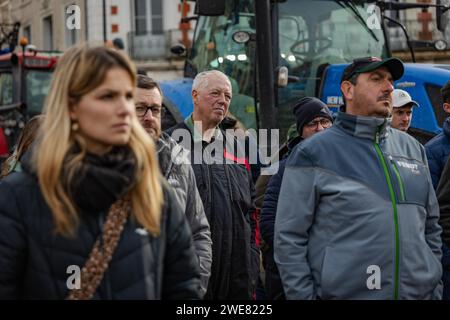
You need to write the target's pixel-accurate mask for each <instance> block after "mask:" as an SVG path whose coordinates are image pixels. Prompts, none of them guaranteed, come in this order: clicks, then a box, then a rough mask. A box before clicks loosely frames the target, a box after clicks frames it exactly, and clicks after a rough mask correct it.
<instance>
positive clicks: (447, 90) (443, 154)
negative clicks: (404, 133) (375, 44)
mask: <svg viewBox="0 0 450 320" xmlns="http://www.w3.org/2000/svg"><path fill="white" fill-rule="evenodd" d="M441 95H442V100H443V105H442V108H443V109H444V111H445V112H446V113H450V81H448V82H447V83H446V84H445V85H444V86H443V87H442V89H441ZM425 151H426V153H427V158H428V167H429V168H430V174H431V179H432V180H433V187H434V188H435V189H437V187H438V184H439V181H440V179H441V174H442V173H443V170H444V167H445V164H446V163H447V160H448V156H449V155H450V118H447V119H446V120H445V121H444V124H443V125H442V132H441V133H440V134H438V135H437V136H436V137H434V138H433V139H431V140H430V141H428V143H427V144H426V145H425ZM446 179H448V178H446ZM447 183H448V181H446V182H445V184H447ZM438 200H439V205H440V206H441V210H442V205H443V204H442V203H441V201H443V198H442V196H441V197H440V198H439V197H438ZM441 214H442V211H441ZM441 221H442V219H441ZM442 254H443V256H442V265H443V267H444V274H443V280H444V294H443V298H444V299H445V300H448V299H450V271H449V270H448V269H449V267H450V250H449V248H448V247H447V242H446V241H445V239H443V247H442Z"/></svg>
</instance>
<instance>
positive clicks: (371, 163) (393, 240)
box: [274, 57, 442, 299]
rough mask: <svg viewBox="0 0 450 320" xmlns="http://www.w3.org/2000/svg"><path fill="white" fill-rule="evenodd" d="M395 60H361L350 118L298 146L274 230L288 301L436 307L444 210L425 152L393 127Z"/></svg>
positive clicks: (342, 116) (351, 82)
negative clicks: (428, 302) (427, 302)
mask: <svg viewBox="0 0 450 320" xmlns="http://www.w3.org/2000/svg"><path fill="white" fill-rule="evenodd" d="M402 75H403V63H402V62H401V61H400V60H398V59H395V58H391V59H386V60H381V59H379V58H375V57H368V58H362V59H356V60H354V61H353V63H352V64H350V65H349V66H348V67H347V68H346V69H345V70H344V75H343V77H342V81H341V90H342V93H343V96H344V101H345V103H346V112H345V113H344V112H339V113H338V115H337V117H336V120H335V122H334V125H333V126H332V127H331V128H330V129H328V130H326V131H324V132H323V133H321V134H318V135H314V136H313V137H311V138H310V139H307V140H306V141H304V142H303V143H301V144H300V145H298V147H296V148H295V149H294V150H293V152H292V154H291V155H290V157H289V158H288V160H287V163H286V169H285V175H284V178H283V182H282V186H281V191H280V196H279V199H278V208H277V216H276V221H275V239H274V247H275V262H276V263H277V266H278V269H279V271H280V275H281V280H282V283H283V288H284V291H285V294H286V297H287V298H288V299H318V298H320V299H440V298H441V296H442V281H441V275H442V266H441V263H440V259H441V255H442V252H441V245H442V242H441V238H440V234H441V227H440V226H439V224H438V219H439V209H438V205H437V201H436V196H435V193H434V189H433V186H432V183H431V178H430V174H429V172H428V167H427V160H426V156H425V151H424V149H423V146H422V145H420V144H419V143H418V142H417V141H416V140H415V139H414V138H412V137H410V136H409V135H408V134H405V133H404V132H402V131H400V130H394V129H392V128H391V127H390V125H389V121H388V120H387V118H388V117H389V115H390V114H391V112H392V96H391V93H392V91H393V81H394V80H398V79H399V78H401V77H402Z"/></svg>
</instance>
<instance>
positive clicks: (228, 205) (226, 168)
mask: <svg viewBox="0 0 450 320" xmlns="http://www.w3.org/2000/svg"><path fill="white" fill-rule="evenodd" d="M231 95H232V92H231V85H230V81H229V80H228V78H227V77H226V76H225V75H224V74H223V73H222V72H220V71H217V70H213V71H205V72H201V73H199V74H198V75H197V76H196V77H195V79H194V83H193V85H192V98H193V103H194V111H193V113H192V115H191V116H189V117H188V118H187V119H186V120H185V122H183V123H181V124H179V125H177V126H175V127H173V128H171V129H169V130H168V133H170V134H171V135H172V138H174V139H175V140H176V141H178V142H180V140H182V141H181V142H180V143H181V144H182V145H183V146H184V147H185V148H186V149H188V150H191V163H192V167H193V169H194V172H195V177H196V180H197V187H198V190H199V192H200V196H201V198H202V201H203V205H204V208H205V212H206V216H207V217H208V221H209V223H210V226H211V235H212V240H213V262H212V269H211V278H210V281H209V286H208V291H207V293H206V295H205V299H221V300H222V299H251V298H252V296H253V293H254V289H255V283H256V279H257V276H258V270H259V250H258V248H257V245H256V243H257V235H256V221H257V219H256V212H255V207H254V187H253V183H252V177H251V173H250V167H249V164H248V161H247V159H246V158H245V155H244V156H243V152H242V153H240V152H239V151H240V150H242V149H243V148H242V149H241V147H242V145H241V144H240V143H239V141H238V140H237V139H235V138H234V137H230V135H228V134H227V135H226V134H225V133H224V132H223V131H221V130H220V129H219V128H218V125H219V124H220V123H221V121H222V120H223V119H224V118H225V116H226V114H227V112H228V107H229V105H230V101H231Z"/></svg>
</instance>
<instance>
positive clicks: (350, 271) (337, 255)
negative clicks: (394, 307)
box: [317, 246, 392, 299]
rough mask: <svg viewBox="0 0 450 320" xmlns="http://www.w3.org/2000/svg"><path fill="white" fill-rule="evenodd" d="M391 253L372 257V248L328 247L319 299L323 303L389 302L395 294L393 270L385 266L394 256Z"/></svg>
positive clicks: (322, 271) (323, 263) (322, 270)
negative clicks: (378, 300) (388, 299)
mask: <svg viewBox="0 0 450 320" xmlns="http://www.w3.org/2000/svg"><path fill="white" fill-rule="evenodd" d="M388 251H389V250H385V252H383V253H378V254H371V252H372V253H373V251H372V250H370V249H369V248H367V250H364V249H363V248H361V247H360V248H358V247H354V246H351V247H347V248H334V247H326V248H325V252H324V257H323V262H322V268H321V272H320V275H319V279H320V280H319V283H318V290H317V293H318V295H319V296H320V298H321V299H386V298H387V297H389V296H390V294H389V292H390V291H392V290H390V291H389V289H388V288H389V287H391V286H389V285H388V284H389V283H391V282H392V276H391V274H392V272H389V270H392V266H390V265H389V264H386V263H382V262H383V261H385V260H386V259H387V258H388V257H389V256H390V254H389V252H388ZM386 290H388V293H387V292H386ZM386 293H387V295H386Z"/></svg>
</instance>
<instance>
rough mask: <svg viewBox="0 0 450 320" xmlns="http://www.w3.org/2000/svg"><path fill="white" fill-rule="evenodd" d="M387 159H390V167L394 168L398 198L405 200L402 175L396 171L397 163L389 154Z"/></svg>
mask: <svg viewBox="0 0 450 320" xmlns="http://www.w3.org/2000/svg"><path fill="white" fill-rule="evenodd" d="M389 160H391V164H392V169H393V170H394V173H395V175H396V177H397V181H398V184H399V186H400V200H401V201H405V187H404V185H403V180H402V177H401V176H400V172H399V171H398V168H397V165H396V164H395V161H394V160H393V159H392V157H391V156H389Z"/></svg>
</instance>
